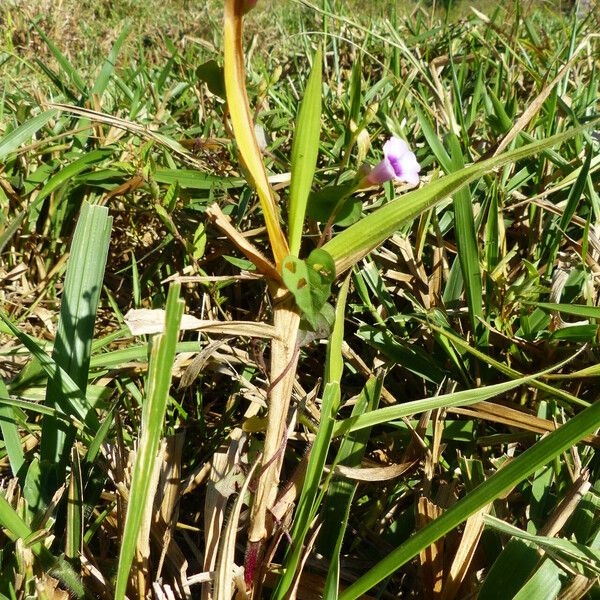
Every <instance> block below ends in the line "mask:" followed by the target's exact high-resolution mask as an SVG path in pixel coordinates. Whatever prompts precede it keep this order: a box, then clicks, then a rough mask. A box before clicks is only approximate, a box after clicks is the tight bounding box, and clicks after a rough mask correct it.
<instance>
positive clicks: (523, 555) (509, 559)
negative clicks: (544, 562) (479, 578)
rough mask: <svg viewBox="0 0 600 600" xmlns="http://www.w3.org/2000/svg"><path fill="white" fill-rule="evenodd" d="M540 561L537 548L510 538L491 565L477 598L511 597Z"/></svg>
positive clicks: (500, 598) (498, 598) (503, 599)
mask: <svg viewBox="0 0 600 600" xmlns="http://www.w3.org/2000/svg"><path fill="white" fill-rule="evenodd" d="M539 562H540V555H539V554H538V552H537V550H536V549H535V548H533V547H531V546H530V545H529V544H525V543H524V542H522V541H521V540H518V539H511V540H510V541H509V542H508V544H507V545H506V547H505V548H504V550H502V552H501V553H500V555H499V556H498V558H497V559H496V560H495V561H494V564H493V565H492V566H491V568H490V570H489V573H488V574H487V577H486V578H485V580H484V582H483V584H482V586H481V589H480V590H479V595H478V597H477V600H505V599H506V598H513V597H514V595H515V594H516V593H517V592H518V591H519V589H521V587H522V586H523V585H524V584H525V582H526V581H527V579H528V578H529V577H530V575H531V573H533V571H534V569H535V568H536V566H537V565H538V563H539Z"/></svg>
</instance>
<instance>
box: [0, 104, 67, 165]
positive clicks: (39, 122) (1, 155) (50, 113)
mask: <svg viewBox="0 0 600 600" xmlns="http://www.w3.org/2000/svg"><path fill="white" fill-rule="evenodd" d="M57 112H58V111H57V110H55V109H51V110H46V111H44V112H43V113H40V114H39V115H36V116H35V117H33V118H32V119H29V121H26V122H25V123H23V124H22V125H20V126H19V127H17V128H16V129H14V130H13V131H11V132H10V133H9V134H8V135H7V136H6V137H4V139H3V140H1V141H0V161H3V160H4V159H5V158H6V157H7V156H8V155H9V154H11V153H12V152H15V151H16V150H17V149H18V148H19V146H20V145H21V144H22V143H23V142H26V141H27V140H29V139H30V138H31V136H32V135H34V134H35V133H37V132H38V131H39V130H40V129H41V128H42V127H44V125H46V124H47V123H48V121H49V120H50V119H52V118H53V117H55V116H56V114H57Z"/></svg>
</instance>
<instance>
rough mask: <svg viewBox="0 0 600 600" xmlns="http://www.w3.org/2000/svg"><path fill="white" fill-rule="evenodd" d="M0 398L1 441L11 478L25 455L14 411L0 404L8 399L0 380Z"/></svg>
mask: <svg viewBox="0 0 600 600" xmlns="http://www.w3.org/2000/svg"><path fill="white" fill-rule="evenodd" d="M0 398H1V399H0V432H2V440H3V441H4V446H5V448H6V453H7V454H8V460H9V461H10V468H11V470H12V473H13V476H14V477H17V476H18V475H19V473H20V471H21V467H22V466H23V464H24V463H25V455H24V453H23V447H22V446H21V437H20V436H19V430H18V429H17V425H16V422H15V414H16V411H15V409H14V407H13V406H10V405H8V404H3V402H2V400H3V399H4V398H8V389H7V387H6V384H5V383H4V381H3V380H2V379H0Z"/></svg>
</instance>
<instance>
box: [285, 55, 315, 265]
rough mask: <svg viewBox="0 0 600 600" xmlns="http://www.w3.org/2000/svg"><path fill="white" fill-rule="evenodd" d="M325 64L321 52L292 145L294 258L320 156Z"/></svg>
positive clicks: (290, 227)
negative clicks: (322, 86)
mask: <svg viewBox="0 0 600 600" xmlns="http://www.w3.org/2000/svg"><path fill="white" fill-rule="evenodd" d="M322 63H323V56H322V52H321V50H318V51H317V54H316V55H315V57H314V59H313V68H312V71H311V74H310V77H309V79H308V84H307V85H306V91H305V92H304V98H303V99H302V104H301V105H300V111H299V113H298V122H297V124H296V129H295V132H294V141H293V144H292V174H291V182H290V204H289V223H288V238H289V245H290V254H291V255H293V256H298V253H299V252H300V243H301V242H302V233H303V230H304V215H305V213H306V204H307V202H308V194H309V193H310V188H311V185H312V180H313V177H314V175H315V169H316V166H317V157H318V155H319V137H320V135H321V80H322V73H321V71H322Z"/></svg>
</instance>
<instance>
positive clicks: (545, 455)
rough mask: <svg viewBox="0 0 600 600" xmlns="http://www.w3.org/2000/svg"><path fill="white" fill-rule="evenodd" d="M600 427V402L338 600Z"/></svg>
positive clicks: (349, 598)
mask: <svg viewBox="0 0 600 600" xmlns="http://www.w3.org/2000/svg"><path fill="white" fill-rule="evenodd" d="M599 426H600V402H596V403H595V404H593V405H592V406H590V407H589V408H586V409H585V410H583V411H581V412H580V413H579V414H578V415H576V416H575V417H573V418H571V419H569V420H568V421H567V422H566V423H565V424H564V425H562V426H561V427H559V428H558V429H557V430H556V431H553V432H552V433H550V434H548V435H547V436H545V437H544V438H542V439H541V440H540V441H538V442H537V443H536V444H534V445H533V446H531V447H530V448H529V449H527V450H526V451H525V452H523V454H521V455H520V456H518V457H517V458H515V459H514V460H513V461H512V462H510V463H509V464H507V465H506V466H504V467H503V468H502V469H500V470H499V471H496V473H494V475H492V476H491V477H490V478H489V479H488V480H487V481H485V482H484V483H482V484H481V485H479V486H478V487H476V488H475V489H474V490H473V491H472V492H470V493H468V494H467V495H466V496H464V497H463V498H461V499H460V500H458V502H456V503H455V504H453V505H452V506H451V507H450V508H449V509H448V510H446V512H445V513H444V514H442V515H441V516H439V517H438V518H436V519H435V520H434V521H432V522H431V523H430V524H429V525H426V526H425V527H423V528H422V529H420V530H419V531H417V532H416V533H415V534H414V535H412V536H411V537H410V538H409V539H408V540H407V541H406V542H405V543H404V544H402V545H401V546H399V547H398V548H396V549H395V550H392V551H391V552H390V553H388V555H387V556H386V557H385V558H384V559H383V560H381V561H380V562H379V563H377V565H375V567H373V568H372V569H370V570H369V571H367V573H365V574H364V575H362V576H361V577H360V578H359V579H358V580H357V581H356V582H355V583H353V584H352V585H351V586H350V587H348V588H347V589H346V590H344V591H343V592H342V593H341V594H340V600H354V599H355V598H359V597H360V596H361V594H363V593H365V592H366V591H367V590H369V589H371V588H372V587H373V586H374V585H376V584H377V583H379V582H380V581H382V580H383V579H385V578H386V577H388V576H389V575H391V574H392V573H393V572H394V571H396V570H397V569H399V568H400V567H401V566H402V565H404V564H406V563H407V562H408V561H409V560H411V559H412V558H413V557H415V556H416V555H417V554H419V552H420V551H421V550H423V549H424V548H427V547H428V546H429V545H430V544H432V543H433V542H435V541H436V540H438V539H439V538H441V537H443V536H444V535H446V534H447V533H449V532H450V531H452V529H454V528H455V527H457V526H458V525H460V524H461V523H462V522H463V521H465V520H466V519H468V518H469V517H470V516H471V515H472V514H474V513H476V512H477V511H479V510H481V509H482V508H483V507H484V506H486V505H487V504H489V503H490V502H492V501H493V500H495V499H496V498H498V497H499V496H500V495H502V494H504V493H506V492H507V491H508V490H510V489H512V488H513V487H515V486H516V485H517V484H519V483H520V482H521V481H523V480H524V479H526V478H527V477H529V476H530V475H531V474H532V473H534V472H535V471H537V470H538V469H540V468H541V467H542V466H543V465H545V464H547V463H548V462H550V461H551V460H553V459H554V458H556V457H557V456H559V455H560V454H562V453H563V452H565V451H566V450H568V449H569V448H570V447H571V446H573V445H575V444H577V443H578V442H579V441H580V440H582V439H583V438H584V437H586V436H587V435H589V434H590V433H592V432H594V431H595V430H596V429H597V428H598V427H599Z"/></svg>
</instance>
